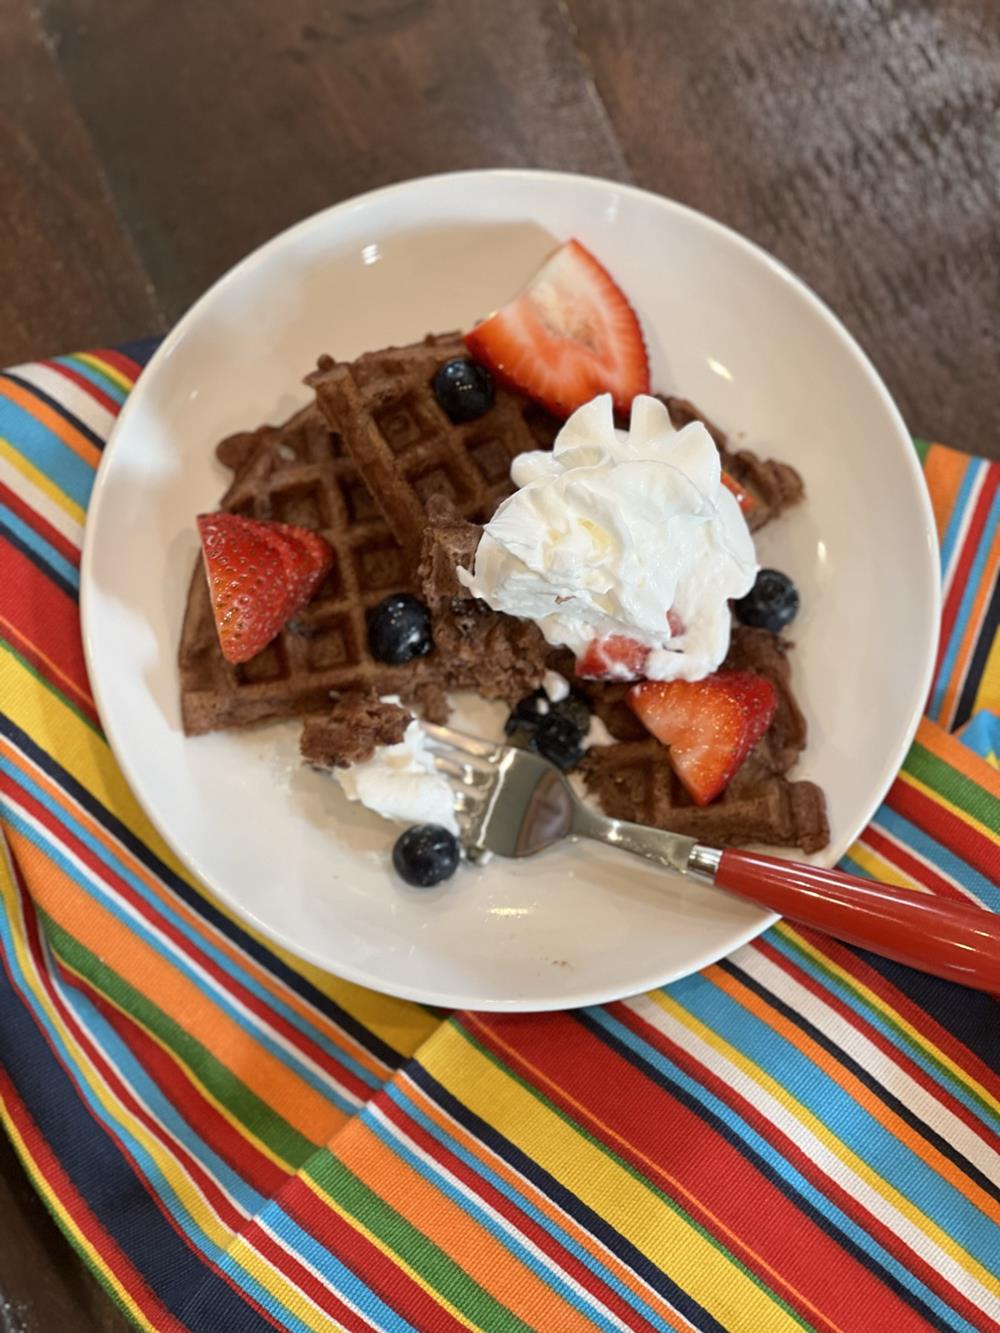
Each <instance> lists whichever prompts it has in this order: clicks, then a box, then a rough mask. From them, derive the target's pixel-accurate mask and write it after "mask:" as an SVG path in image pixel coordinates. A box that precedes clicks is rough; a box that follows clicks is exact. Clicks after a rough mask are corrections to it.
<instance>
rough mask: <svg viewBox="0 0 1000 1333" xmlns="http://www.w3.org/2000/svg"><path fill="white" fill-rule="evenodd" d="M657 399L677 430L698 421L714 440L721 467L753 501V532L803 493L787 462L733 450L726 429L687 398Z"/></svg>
mask: <svg viewBox="0 0 1000 1333" xmlns="http://www.w3.org/2000/svg"><path fill="white" fill-rule="evenodd" d="M660 401H661V402H662V403H664V404H665V406H666V409H667V411H668V412H669V413H670V420H671V421H672V422H673V423H674V426H675V427H676V428H677V430H681V429H682V428H683V427H684V426H687V425H689V424H690V423H691V422H692V421H700V422H701V423H702V425H703V426H704V427H705V428H706V429H707V431H708V433H709V435H711V437H712V439H713V440H714V441H715V447H716V448H717V449H718V451H719V457H720V459H721V460H722V466H723V468H724V470H725V471H726V472H728V473H729V475H730V476H731V477H732V478H733V480H734V481H735V482H737V483H738V484H739V485H740V486H742V487H743V489H744V490H746V491H748V492H749V493H750V495H752V496H753V498H754V500H755V501H756V504H755V505H754V506H753V508H752V509H751V511H750V513H749V514H748V515H747V527H748V528H749V529H750V530H751V532H756V530H757V529H758V528H762V527H763V526H764V524H765V523H767V522H769V521H770V520H771V519H772V518H774V517H775V516H776V515H777V514H780V513H781V511H782V510H783V509H787V508H788V506H789V505H791V504H795V503H797V501H799V500H801V499H802V497H803V495H804V494H805V486H804V485H803V483H802V478H801V477H800V476H799V474H798V473H797V472H796V471H795V469H794V468H793V467H791V466H790V465H789V464H788V463H779V462H777V460H775V459H773V458H759V457H758V456H757V454H755V453H754V452H753V450H751V449H738V450H736V451H735V452H734V451H733V450H732V449H730V448H729V443H728V439H727V436H726V433H725V431H722V430H720V429H719V427H718V426H717V425H716V424H715V423H714V422H713V421H709V419H708V417H706V416H705V415H704V413H702V412H699V411H698V409H697V408H696V407H695V405H694V403H692V402H689V401H688V399H687V398H673V397H662V396H661V399H660Z"/></svg>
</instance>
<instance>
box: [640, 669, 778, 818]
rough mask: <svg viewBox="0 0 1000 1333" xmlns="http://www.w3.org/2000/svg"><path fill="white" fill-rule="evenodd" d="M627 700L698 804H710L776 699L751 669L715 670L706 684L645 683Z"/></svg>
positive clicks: (762, 729) (749, 746)
mask: <svg viewBox="0 0 1000 1333" xmlns="http://www.w3.org/2000/svg"><path fill="white" fill-rule="evenodd" d="M625 702H626V703H627V704H628V706H629V708H631V709H632V712H633V713H635V715H636V716H637V717H638V718H639V720H640V721H641V722H642V723H643V725H644V726H645V727H646V729H647V730H648V731H651V732H652V733H653V735H654V736H655V737H656V739H657V740H658V741H662V742H663V744H664V745H667V746H669V747H670V750H669V759H670V764H671V767H672V768H673V770H674V772H675V773H676V774H677V776H678V777H679V778H680V780H681V782H682V783H683V784H684V786H685V787H686V788H687V790H688V792H689V793H690V795H691V798H692V799H693V800H694V801H695V802H696V803H697V804H698V805H708V803H709V801H711V800H712V799H713V798H714V797H716V796H718V794H719V792H721V791H722V790H723V789H724V788H725V787H726V786H727V784H728V783H729V781H730V780H731V778H732V776H733V774H734V773H735V772H736V770H737V769H738V768H739V766H740V764H742V763H743V760H744V759H745V758H746V757H747V755H748V754H749V753H750V751H751V749H752V748H753V746H755V745H756V744H757V742H758V741H759V740H760V738H761V736H763V734H764V732H765V731H767V729H768V727H769V726H770V725H771V719H772V718H773V717H774V711H775V709H776V708H777V706H778V696H777V694H776V693H775V690H774V686H773V685H772V684H771V682H770V681H769V680H767V679H766V678H765V677H764V676H756V675H754V674H753V672H752V671H716V672H715V674H714V675H711V676H706V677H705V679H704V680H695V681H687V680H671V681H664V680H645V681H643V682H642V683H641V684H640V685H634V686H633V687H632V689H631V690H629V692H628V694H627V695H626V696H625Z"/></svg>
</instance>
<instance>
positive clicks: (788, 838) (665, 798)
mask: <svg viewBox="0 0 1000 1333" xmlns="http://www.w3.org/2000/svg"><path fill="white" fill-rule="evenodd" d="M787 649H788V645H787V643H785V642H784V641H783V640H782V639H780V638H779V637H778V636H777V635H776V634H771V633H770V632H769V631H768V630H760V629H749V628H747V627H745V626H738V627H737V628H736V629H734V630H733V639H732V644H731V646H730V651H729V656H728V657H727V658H726V661H725V663H724V664H723V665H724V667H726V668H728V669H730V670H734V671H755V672H757V673H758V674H759V675H762V676H767V677H768V679H769V680H771V681H772V682H773V684H774V686H775V689H776V691H777V694H778V708H777V711H776V713H775V715H774V721H773V722H772V723H771V725H770V727H769V728H768V730H767V732H766V733H765V734H764V736H763V737H762V738H761V739H760V741H759V742H758V743H757V745H756V746H755V747H754V748H753V750H752V751H751V752H750V754H749V756H748V757H747V759H746V761H745V762H744V763H743V764H742V765H741V766H740V768H739V770H738V771H737V773H736V774H735V776H734V777H733V780H732V781H731V782H730V784H729V786H728V787H727V788H726V790H725V791H724V792H723V793H722V794H721V796H719V797H718V798H717V799H716V800H714V801H712V802H711V804H709V805H706V806H698V805H695V804H694V802H693V801H692V800H691V797H690V796H689V795H688V794H687V792H686V791H685V790H684V787H683V786H682V785H681V783H680V782H679V781H678V779H677V777H676V776H675V774H674V771H673V769H672V768H671V767H670V762H669V760H668V758H667V750H666V747H665V746H663V745H661V744H660V742H659V741H658V740H656V739H655V737H653V736H650V735H649V734H648V733H647V732H646V731H645V729H644V728H643V727H642V725H641V724H640V723H639V722H638V719H637V718H635V717H633V716H632V714H631V711H630V710H629V709H628V708H627V707H626V705H625V704H624V702H623V697H624V694H625V691H626V690H627V688H628V686H622V685H614V684H611V685H602V684H600V683H599V682H595V681H577V682H575V683H576V684H577V686H578V688H580V689H581V690H583V692H584V693H585V694H586V695H587V697H588V699H589V700H590V701H591V704H592V706H593V707H594V709H595V711H596V712H597V714H598V716H599V717H601V719H602V720H603V721H604V723H605V725H606V726H607V727H608V729H609V730H610V731H611V732H612V734H613V735H616V736H620V737H621V736H624V737H627V738H626V739H619V740H617V741H616V743H615V744H614V745H606V746H595V747H594V748H593V749H592V750H589V751H588V752H587V754H586V756H585V757H584V759H583V762H582V764H581V765H580V772H581V773H582V774H583V777H584V781H585V782H586V784H587V789H588V791H590V792H591V793H592V794H593V795H594V796H596V797H597V799H598V801H599V802H600V804H601V807H602V809H603V810H604V812H605V814H608V815H611V816H612V817H613V818H615V819H628V820H632V821H634V822H635V823H638V824H651V825H653V826H654V827H655V828H663V829H670V830H672V831H673V832H675V833H684V834H687V835H689V836H690V837H694V838H699V839H700V840H702V841H703V842H707V843H714V844H715V845H717V846H743V845H746V844H748V843H763V844H765V845H770V846H772V847H801V848H802V850H803V851H805V852H816V851H819V849H820V848H821V847H825V846H826V844H827V842H829V839H830V829H829V824H828V822H827V816H826V799H825V797H824V796H823V793H822V791H821V790H820V789H819V787H817V786H816V785H815V784H814V783H812V782H790V781H789V780H788V778H787V777H786V776H785V774H786V773H787V771H788V769H789V768H790V767H791V766H792V764H793V763H794V762H795V760H796V759H797V758H798V756H799V754H800V753H801V752H802V750H803V748H804V746H805V742H806V723H805V718H804V717H803V716H802V712H801V710H800V708H799V706H798V704H797V703H796V701H795V696H794V694H793V693H792V689H791V680H790V675H791V673H790V668H789V663H788V660H787V657H786V652H787Z"/></svg>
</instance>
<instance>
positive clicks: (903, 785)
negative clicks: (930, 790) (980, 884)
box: [885, 778, 1000, 884]
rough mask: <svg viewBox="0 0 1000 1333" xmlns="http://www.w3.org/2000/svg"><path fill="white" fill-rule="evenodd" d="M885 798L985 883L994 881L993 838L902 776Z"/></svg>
mask: <svg viewBox="0 0 1000 1333" xmlns="http://www.w3.org/2000/svg"><path fill="white" fill-rule="evenodd" d="M885 799H886V802H887V804H888V805H889V807H890V809H892V810H895V811H896V813H897V814H899V815H902V816H903V817H904V819H908V820H909V821H910V822H911V824H916V825H917V826H918V827H919V828H921V829H923V831H924V832H925V833H927V834H929V835H930V837H932V838H935V839H936V840H937V841H938V842H943V843H944V845H945V846H946V847H947V848H948V849H949V850H950V851H953V852H955V853H956V854H957V855H958V856H960V857H961V858H962V860H963V861H967V862H968V863H969V865H971V866H973V867H974V869H976V870H978V871H979V872H980V874H982V875H984V876H985V877H986V880H987V882H988V883H990V884H992V883H994V882H995V881H996V876H997V871H998V869H1000V864H998V851H997V844H996V842H995V841H990V839H989V838H987V836H986V835H985V834H984V833H980V832H979V831H978V830H977V829H974V828H973V827H972V826H971V824H967V823H966V822H965V820H964V819H963V818H962V817H961V816H960V815H956V814H952V812H951V810H949V809H948V808H947V806H944V805H942V804H941V803H940V801H936V800H934V798H933V797H931V796H926V795H925V794H924V793H923V792H922V791H921V790H920V789H919V788H918V787H914V786H912V785H911V784H910V783H909V782H907V781H905V779H903V778H897V780H896V781H895V782H894V783H893V784H892V786H891V787H890V789H889V794H888V796H887V797H886V798H885Z"/></svg>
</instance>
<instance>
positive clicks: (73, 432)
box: [0, 380, 101, 467]
mask: <svg viewBox="0 0 1000 1333" xmlns="http://www.w3.org/2000/svg"><path fill="white" fill-rule="evenodd" d="M0 393H2V394H3V395H4V397H5V398H8V399H9V400H10V401H11V402H12V403H16V404H17V405H18V407H23V408H24V410H25V411H26V412H30V413H31V415H32V416H33V417H34V418H35V420H36V421H38V422H40V423H41V424H42V425H43V426H45V427H46V429H48V430H50V431H51V432H52V434H53V435H56V436H58V437H59V439H60V440H62V442H63V444H65V445H66V447H67V448H68V449H72V450H73V452H74V453H75V454H76V455H78V457H80V458H82V459H83V461H84V462H85V463H89V464H90V466H91V467H97V465H98V463H99V462H100V461H101V451H100V450H99V449H98V448H97V446H96V445H93V444H91V442H90V441H89V440H88V439H87V437H86V436H85V435H81V434H80V432H79V431H78V430H77V429H76V428H75V427H74V426H71V425H70V424H69V422H68V421H67V420H66V418H65V417H61V416H60V415H59V413H58V412H56V411H54V410H53V409H52V408H51V407H49V405H48V404H47V403H43V402H42V401H41V399H39V398H36V397H35V395H34V394H33V393H29V392H28V390H27V389H22V388H21V386H20V384H13V383H12V382H11V381H10V380H0Z"/></svg>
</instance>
